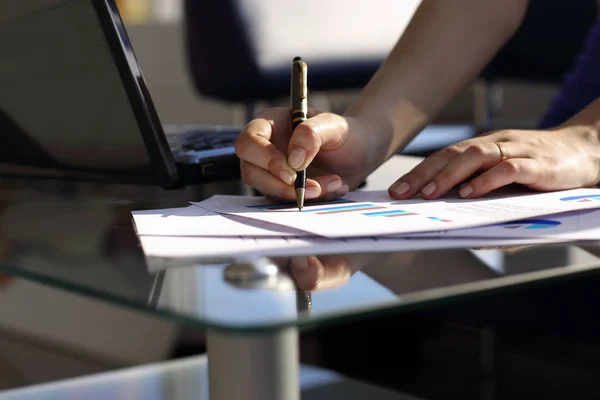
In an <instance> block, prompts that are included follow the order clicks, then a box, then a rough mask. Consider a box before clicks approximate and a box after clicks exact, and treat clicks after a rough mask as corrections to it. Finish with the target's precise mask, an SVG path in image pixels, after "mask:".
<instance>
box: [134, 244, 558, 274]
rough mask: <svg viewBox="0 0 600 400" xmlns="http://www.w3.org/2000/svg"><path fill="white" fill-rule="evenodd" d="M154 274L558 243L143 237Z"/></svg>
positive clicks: (149, 263)
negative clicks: (279, 260) (271, 261)
mask: <svg viewBox="0 0 600 400" xmlns="http://www.w3.org/2000/svg"><path fill="white" fill-rule="evenodd" d="M140 242H141V244H142V247H143V249H144V254H145V255H146V259H147V263H148V268H149V269H150V270H151V271H157V270H161V269H164V268H167V267H175V266H190V265H196V264H199V263H225V262H232V261H236V260H239V259H249V258H252V257H292V256H311V255H312V256H318V255H325V254H359V253H363V254H366V253H376V252H385V251H419V250H430V249H448V248H481V247H499V246H523V245H534V244H546V243H554V242H555V240H553V239H489V238H486V239H459V238H443V239H441V238H355V239H327V238H315V237H312V238H214V237H210V238H207V237H175V236H170V237H169V236H141V237H140Z"/></svg>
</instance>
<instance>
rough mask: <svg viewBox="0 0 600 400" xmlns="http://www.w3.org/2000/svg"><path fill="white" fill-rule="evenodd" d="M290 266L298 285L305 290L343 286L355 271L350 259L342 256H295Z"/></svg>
mask: <svg viewBox="0 0 600 400" xmlns="http://www.w3.org/2000/svg"><path fill="white" fill-rule="evenodd" d="M290 266H291V268H290V270H291V274H292V276H293V277H294V280H295V281H296V285H297V286H298V288H300V289H301V290H304V291H314V290H323V289H330V288H335V287H338V286H342V285H343V284H345V283H346V282H348V280H349V279H350V277H351V276H352V271H353V270H352V266H351V264H350V262H349V261H348V259H346V258H345V257H342V256H328V257H321V258H317V257H315V256H309V257H293V258H292V259H291V260H290Z"/></svg>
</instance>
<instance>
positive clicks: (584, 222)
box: [419, 210, 600, 240]
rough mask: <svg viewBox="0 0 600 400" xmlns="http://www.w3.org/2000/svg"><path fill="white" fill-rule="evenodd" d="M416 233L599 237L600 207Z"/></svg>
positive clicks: (450, 235)
mask: <svg viewBox="0 0 600 400" xmlns="http://www.w3.org/2000/svg"><path fill="white" fill-rule="evenodd" d="M419 236H420V237H474V238H478V237H495V238H552V239H561V240H600V210H580V211H573V212H570V213H566V214H561V215H550V216H545V217H539V218H529V219H524V220H517V221H512V222H507V223H502V224H497V225H491V226H484V227H478V228H468V229H457V230H451V231H439V232H429V233H422V234H419Z"/></svg>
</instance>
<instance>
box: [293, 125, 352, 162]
mask: <svg viewBox="0 0 600 400" xmlns="http://www.w3.org/2000/svg"><path fill="white" fill-rule="evenodd" d="M347 137H348V123H347V122H346V119H345V118H343V117H341V116H339V115H336V114H331V113H321V114H317V115H315V116H314V117H312V118H309V119H308V120H306V121H304V122H303V123H301V124H300V125H298V126H297V127H296V129H295V131H294V132H293V134H292V137H291V139H290V143H289V146H288V155H287V163H288V165H289V166H290V167H292V168H293V169H294V170H296V171H299V170H302V169H306V168H307V167H308V165H309V164H310V163H311V162H312V161H313V159H314V158H315V156H316V155H317V153H318V152H319V151H330V150H335V149H336V148H338V147H340V146H341V145H342V144H344V142H345V141H346V139H347Z"/></svg>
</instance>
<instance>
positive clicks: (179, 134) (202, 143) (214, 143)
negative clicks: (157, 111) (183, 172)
mask: <svg viewBox="0 0 600 400" xmlns="http://www.w3.org/2000/svg"><path fill="white" fill-rule="evenodd" d="M163 130H164V132H165V136H166V137H167V142H168V143H169V146H170V148H171V152H172V153H173V156H174V157H175V159H176V160H177V161H178V162H183V163H186V164H197V163H200V162H202V161H204V160H206V159H209V158H214V157H223V156H233V155H234V154H235V150H234V145H235V141H236V139H237V137H238V136H239V134H240V131H241V128H236V127H221V126H199V125H166V126H164V127H163Z"/></svg>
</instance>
